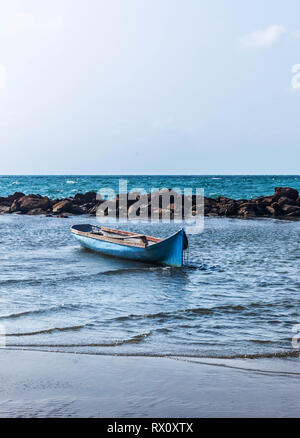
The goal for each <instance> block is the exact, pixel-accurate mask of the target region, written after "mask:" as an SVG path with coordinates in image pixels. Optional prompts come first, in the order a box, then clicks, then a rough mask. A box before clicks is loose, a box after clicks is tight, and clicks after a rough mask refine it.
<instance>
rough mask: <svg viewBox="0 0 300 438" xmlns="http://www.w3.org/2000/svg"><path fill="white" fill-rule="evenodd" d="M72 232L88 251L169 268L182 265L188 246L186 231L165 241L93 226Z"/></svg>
mask: <svg viewBox="0 0 300 438" xmlns="http://www.w3.org/2000/svg"><path fill="white" fill-rule="evenodd" d="M71 232H72V233H73V234H74V236H75V237H76V239H77V240H79V242H80V243H81V245H83V246H84V247H86V248H89V249H91V250H94V251H97V252H99V253H102V254H105V255H109V256H113V257H120V258H124V259H130V260H137V261H141V262H150V263H155V264H163V265H169V266H182V265H183V251H184V250H185V249H187V247H188V239H187V237H186V234H185V232H184V229H181V230H179V231H178V232H177V233H175V234H173V235H172V236H170V237H168V238H166V239H159V238H157V237H152V236H146V235H144V234H136V233H132V232H129V231H122V230H117V229H114V228H107V227H97V226H94V225H82V224H81V225H73V226H72V227H71Z"/></svg>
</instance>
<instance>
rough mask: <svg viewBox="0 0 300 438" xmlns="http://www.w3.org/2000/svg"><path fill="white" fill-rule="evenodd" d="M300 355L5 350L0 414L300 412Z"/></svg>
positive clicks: (243, 414)
mask: <svg viewBox="0 0 300 438" xmlns="http://www.w3.org/2000/svg"><path fill="white" fill-rule="evenodd" d="M196 362H198V363H196ZM199 362H200V363H199ZM203 362H207V363H203ZM209 362H211V363H209ZM299 362H300V361H299V359H297V360H294V361H291V362H286V363H287V365H288V367H285V371H284V372H283V371H282V363H283V362H282V360H268V361H253V360H252V361H239V362H237V361H227V362H224V361H223V362H222V363H220V364H218V363H217V362H216V361H202V360H199V361H197V360H195V361H185V360H181V359H180V360H174V359H169V358H152V357H116V356H92V355H76V354H67V353H48V352H38V351H20V350H19V351H18V350H17V351H13V350H5V349H1V350H0V370H1V373H0V388H1V392H0V416H1V417H219V416H220V417H233V416H238V417H265V416H267V417H272V416H273V417H298V416H299V415H300V396H299V393H300V374H297V372H300V363H299ZM219 365H221V366H219ZM224 365H225V366H224ZM285 365H286V364H285ZM232 367H234V368H232ZM236 367H240V368H242V369H239V368H236ZM251 368H252V370H251ZM257 370H265V371H263V372H262V371H257Z"/></svg>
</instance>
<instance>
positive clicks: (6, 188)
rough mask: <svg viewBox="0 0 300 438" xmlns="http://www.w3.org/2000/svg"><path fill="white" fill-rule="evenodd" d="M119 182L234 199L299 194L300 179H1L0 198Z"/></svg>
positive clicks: (68, 192)
mask: <svg viewBox="0 0 300 438" xmlns="http://www.w3.org/2000/svg"><path fill="white" fill-rule="evenodd" d="M119 179H126V180H127V181H128V189H129V190H131V189H133V188H144V189H146V190H147V191H150V189H151V188H159V189H160V188H163V187H168V188H175V187H179V188H181V189H182V188H186V187H188V188H189V187H191V188H194V189H195V188H196V187H198V188H203V189H204V192H205V196H208V197H217V196H227V197H230V198H235V199H243V198H246V199H247V198H251V197H256V196H263V195H268V194H271V193H273V192H274V187H277V186H281V187H293V188H296V189H298V190H299V191H300V175H288V176H278V175H268V176H230V175H229V176H218V175H215V176H213V175H210V176H182V175H176V176H163V175H161V176H147V175H144V176H76V175H71V176H0V196H7V195H9V194H12V193H14V192H16V191H18V192H23V193H25V194H29V193H39V194H40V195H43V196H46V195H47V196H49V197H50V198H62V197H67V196H73V195H75V194H76V193H79V192H80V193H84V192H87V191H90V190H93V191H96V192H97V191H98V190H99V189H101V188H103V187H109V188H112V189H114V190H115V191H116V193H118V192H119V189H118V187H119Z"/></svg>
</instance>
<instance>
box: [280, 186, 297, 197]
mask: <svg viewBox="0 0 300 438" xmlns="http://www.w3.org/2000/svg"><path fill="white" fill-rule="evenodd" d="M275 196H276V197H278V198H281V197H282V196H286V197H287V198H291V199H294V200H296V199H297V198H298V196H299V193H298V190H296V189H292V188H291V187H275Z"/></svg>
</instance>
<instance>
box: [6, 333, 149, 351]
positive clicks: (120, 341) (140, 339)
mask: <svg viewBox="0 0 300 438" xmlns="http://www.w3.org/2000/svg"><path fill="white" fill-rule="evenodd" d="M150 335H151V332H148V333H141V334H138V335H135V336H133V337H132V338H128V339H116V340H114V341H111V342H102V343H98V342H95V343H88V344H50V343H49V344H8V343H7V344H6V347H24V348H26V347H38V348H84V347H119V346H121V345H124V344H138V343H140V342H143V341H144V340H145V339H146V338H147V337H148V336H150Z"/></svg>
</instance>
